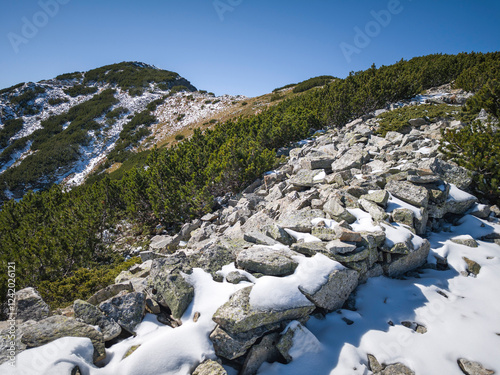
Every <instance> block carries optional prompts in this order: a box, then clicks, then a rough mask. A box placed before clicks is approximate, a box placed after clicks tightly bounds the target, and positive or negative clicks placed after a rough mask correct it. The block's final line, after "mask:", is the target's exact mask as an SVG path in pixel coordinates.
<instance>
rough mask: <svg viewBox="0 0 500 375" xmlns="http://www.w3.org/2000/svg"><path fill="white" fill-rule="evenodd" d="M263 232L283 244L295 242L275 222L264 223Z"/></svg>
mask: <svg viewBox="0 0 500 375" xmlns="http://www.w3.org/2000/svg"><path fill="white" fill-rule="evenodd" d="M263 232H264V233H265V234H266V235H267V236H269V237H271V238H272V239H275V240H276V241H278V242H281V243H282V244H283V245H291V244H293V243H294V242H295V240H294V238H293V237H292V236H290V235H289V234H288V233H287V232H286V231H285V230H284V229H283V228H282V227H280V226H279V225H277V224H271V225H266V226H265V227H264V228H263Z"/></svg>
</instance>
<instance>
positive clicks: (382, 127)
mask: <svg viewBox="0 0 500 375" xmlns="http://www.w3.org/2000/svg"><path fill="white" fill-rule="evenodd" d="M459 113H460V108H459V107H456V106H452V105H447V104H422V105H418V106H406V107H402V108H398V109H395V110H392V111H389V112H384V113H382V114H381V115H379V116H378V118H379V119H380V121H379V129H378V133H379V134H381V135H382V136H383V137H385V135H386V134H387V132H388V131H395V132H399V131H401V130H402V129H403V128H405V127H408V126H409V122H408V121H409V120H411V119H414V118H425V119H426V120H427V121H430V122H435V121H437V120H439V119H440V118H445V117H453V116H458V114H459Z"/></svg>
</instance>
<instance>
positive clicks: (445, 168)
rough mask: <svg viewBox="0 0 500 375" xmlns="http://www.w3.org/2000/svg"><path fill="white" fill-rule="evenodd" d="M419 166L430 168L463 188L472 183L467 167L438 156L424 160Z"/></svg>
mask: <svg viewBox="0 0 500 375" xmlns="http://www.w3.org/2000/svg"><path fill="white" fill-rule="evenodd" d="M419 167H420V168H423V169H430V170H431V171H432V172H433V173H435V174H438V175H440V176H442V178H443V179H444V180H445V181H448V182H450V183H452V184H455V185H456V186H457V187H458V188H459V189H462V190H464V189H465V190H466V189H468V188H469V186H470V184H471V183H472V176H471V173H470V172H469V171H467V169H465V168H462V167H459V166H457V165H456V164H453V163H450V162H447V161H444V160H441V159H438V158H430V159H428V160H425V161H422V162H421V163H420V164H419Z"/></svg>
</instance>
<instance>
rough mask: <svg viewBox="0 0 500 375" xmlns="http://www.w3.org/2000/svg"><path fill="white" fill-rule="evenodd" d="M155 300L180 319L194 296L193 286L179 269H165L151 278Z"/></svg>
mask: <svg viewBox="0 0 500 375" xmlns="http://www.w3.org/2000/svg"><path fill="white" fill-rule="evenodd" d="M153 288H154V291H156V295H155V297H156V300H157V301H158V303H159V304H160V305H162V306H164V307H168V308H169V309H170V311H171V313H172V316H173V317H174V318H176V319H180V318H181V317H182V314H184V312H185V311H186V309H187V308H188V306H189V304H190V303H191V301H192V300H193V297H194V288H193V286H192V285H191V284H189V283H188V282H187V281H186V280H185V279H184V276H182V274H181V273H180V272H179V271H172V272H170V271H165V272H164V273H160V274H158V275H157V276H156V277H155V278H154V279H153Z"/></svg>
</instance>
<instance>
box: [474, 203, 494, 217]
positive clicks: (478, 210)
mask: <svg viewBox="0 0 500 375" xmlns="http://www.w3.org/2000/svg"><path fill="white" fill-rule="evenodd" d="M490 213H491V209H490V207H489V206H487V205H486V204H476V205H475V207H473V209H472V211H471V215H473V216H475V217H478V218H480V219H487V218H488V216H490Z"/></svg>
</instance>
